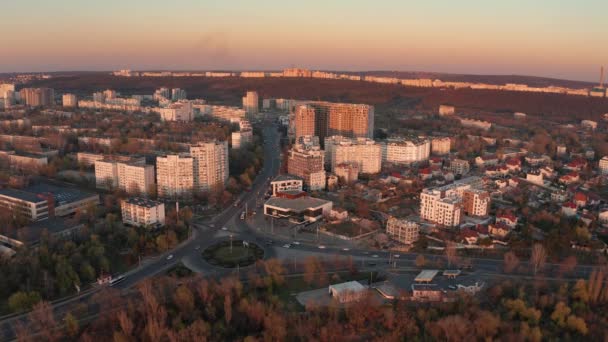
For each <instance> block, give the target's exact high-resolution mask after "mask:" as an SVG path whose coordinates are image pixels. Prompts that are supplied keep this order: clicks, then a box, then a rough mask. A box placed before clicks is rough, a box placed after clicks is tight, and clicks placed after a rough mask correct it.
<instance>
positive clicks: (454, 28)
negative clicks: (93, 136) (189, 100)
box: [0, 0, 608, 82]
mask: <svg viewBox="0 0 608 342" xmlns="http://www.w3.org/2000/svg"><path fill="white" fill-rule="evenodd" d="M1 7H2V9H1V11H0V32H2V34H1V35H0V72H27V71H31V72H33V71H36V72H37V71H66V70H70V71H74V70H91V71H94V70H116V69H133V70H161V69H162V70H279V69H282V68H285V67H292V66H299V67H306V68H310V69H315V70H317V69H318V70H344V71H366V70H400V71H434V72H449V73H466V74H518V75H535V76H548V77H555V78H565V79H574V80H585V81H594V82H597V81H598V80H599V69H600V66H601V65H606V67H608V1H606V0H572V1H565V0H533V1H530V0H509V1H487V0H425V1H415V0H366V1H364V0H306V1H293V0H256V1H254V0H104V1H89V0H27V1H26V0H18V1H8V0H7V1H2V6H1Z"/></svg>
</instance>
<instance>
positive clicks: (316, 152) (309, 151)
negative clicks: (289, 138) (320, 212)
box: [287, 139, 325, 191]
mask: <svg viewBox="0 0 608 342" xmlns="http://www.w3.org/2000/svg"><path fill="white" fill-rule="evenodd" d="M300 140H302V139H300ZM313 140H314V139H310V141H311V143H310V144H303V143H299V144H296V145H294V146H293V147H292V148H291V150H289V155H288V157H287V172H288V173H290V174H292V175H294V176H298V177H300V178H302V179H303V180H304V184H305V185H306V186H307V187H308V190H312V191H315V190H322V189H324V188H325V169H324V165H325V154H324V153H323V151H322V150H321V149H320V147H319V145H318V144H314V143H312V141H313ZM317 141H318V140H317Z"/></svg>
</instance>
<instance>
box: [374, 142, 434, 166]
mask: <svg viewBox="0 0 608 342" xmlns="http://www.w3.org/2000/svg"><path fill="white" fill-rule="evenodd" d="M381 146H382V161H383V162H389V163H393V164H411V163H416V162H422V161H426V160H428V159H429V156H430V154H431V142H430V141H429V140H428V139H425V138H417V137H412V138H389V139H387V140H386V141H384V142H382V144H381Z"/></svg>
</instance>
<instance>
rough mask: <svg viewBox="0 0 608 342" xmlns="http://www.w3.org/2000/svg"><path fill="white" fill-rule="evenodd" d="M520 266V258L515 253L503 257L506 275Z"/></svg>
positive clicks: (508, 253)
mask: <svg viewBox="0 0 608 342" xmlns="http://www.w3.org/2000/svg"><path fill="white" fill-rule="evenodd" d="M517 266H519V258H518V257H517V256H516V255H515V253H513V252H510V251H509V252H507V253H505V255H504V256H503V270H504V271H505V272H506V273H512V272H513V271H515V269H517Z"/></svg>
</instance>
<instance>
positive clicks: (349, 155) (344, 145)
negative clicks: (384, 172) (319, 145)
mask: <svg viewBox="0 0 608 342" xmlns="http://www.w3.org/2000/svg"><path fill="white" fill-rule="evenodd" d="M325 142H326V143H328V144H329V145H326V147H325V148H326V149H328V150H331V153H330V155H331V170H332V172H334V173H335V170H336V166H337V165H340V164H343V163H354V164H356V165H357V166H358V167H359V172H361V173H366V174H374V173H378V172H380V170H381V169H382V147H381V146H380V144H378V143H376V142H375V141H374V140H371V139H366V138H357V139H337V138H335V137H332V139H326V140H325Z"/></svg>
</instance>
